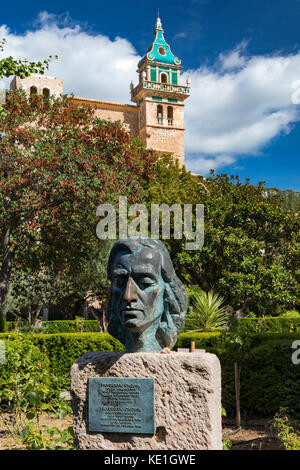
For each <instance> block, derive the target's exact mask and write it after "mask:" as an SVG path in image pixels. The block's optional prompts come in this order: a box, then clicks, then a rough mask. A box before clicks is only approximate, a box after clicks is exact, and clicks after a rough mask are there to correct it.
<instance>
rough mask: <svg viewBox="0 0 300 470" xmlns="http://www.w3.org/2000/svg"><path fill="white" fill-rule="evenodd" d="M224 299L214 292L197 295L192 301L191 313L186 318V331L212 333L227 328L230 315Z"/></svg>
mask: <svg viewBox="0 0 300 470" xmlns="http://www.w3.org/2000/svg"><path fill="white" fill-rule="evenodd" d="M223 303H224V299H223V297H221V296H219V295H218V294H215V293H214V292H212V291H210V292H203V291H202V292H200V293H196V294H195V295H194V297H193V299H192V301H191V304H192V306H191V311H190V312H189V313H188V315H187V317H186V329H187V331H188V330H192V331H211V330H216V329H223V328H225V327H226V326H227V324H228V320H229V314H228V310H227V308H226V307H224V306H222V304H223Z"/></svg>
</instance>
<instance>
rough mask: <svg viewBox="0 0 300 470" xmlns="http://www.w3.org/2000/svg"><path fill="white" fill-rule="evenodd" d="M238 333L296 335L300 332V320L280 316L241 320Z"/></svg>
mask: <svg viewBox="0 0 300 470" xmlns="http://www.w3.org/2000/svg"><path fill="white" fill-rule="evenodd" d="M235 329H236V331H238V332H239V333H240V334H248V333H263V332H265V333H267V332H270V333H294V332H300V318H299V315H297V316H295V317H294V316H291V317H290V316H288V315H287V316H285V315H284V316H280V317H264V318H246V317H245V318H239V319H238V322H237V324H236V328H235Z"/></svg>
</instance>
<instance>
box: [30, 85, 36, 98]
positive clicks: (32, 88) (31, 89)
mask: <svg viewBox="0 0 300 470" xmlns="http://www.w3.org/2000/svg"><path fill="white" fill-rule="evenodd" d="M36 94H37V87H36V86H31V87H30V96H32V95H36Z"/></svg>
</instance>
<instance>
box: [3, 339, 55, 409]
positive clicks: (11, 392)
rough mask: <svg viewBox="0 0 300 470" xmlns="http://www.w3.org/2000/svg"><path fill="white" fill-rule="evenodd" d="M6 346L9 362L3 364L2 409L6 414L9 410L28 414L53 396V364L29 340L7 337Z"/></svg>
mask: <svg viewBox="0 0 300 470" xmlns="http://www.w3.org/2000/svg"><path fill="white" fill-rule="evenodd" d="M3 336H4V335H3ZM4 342H5V348H6V351H5V353H6V362H5V364H0V406H1V409H2V410H3V409H5V406H8V407H9V409H10V410H13V411H14V412H17V410H18V411H19V412H25V413H26V412H27V411H28V410H29V409H30V407H32V406H34V405H35V404H36V403H35V402H36V401H37V400H38V401H39V400H43V399H45V398H46V397H47V395H48V394H49V393H50V378H49V360H48V358H47V355H46V354H44V353H43V352H42V351H41V350H40V348H39V347H37V346H35V345H34V344H33V342H32V341H31V339H30V338H29V337H22V336H21V335H15V336H10V335H6V338H5V339H4ZM3 407H4V408H3Z"/></svg>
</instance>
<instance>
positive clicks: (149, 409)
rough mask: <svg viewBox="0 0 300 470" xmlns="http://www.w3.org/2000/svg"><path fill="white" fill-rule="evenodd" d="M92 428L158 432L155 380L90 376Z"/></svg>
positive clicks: (98, 429) (124, 431) (111, 430)
mask: <svg viewBox="0 0 300 470" xmlns="http://www.w3.org/2000/svg"><path fill="white" fill-rule="evenodd" d="M89 431H92V432H116V433H118V432H119V433H133V434H155V411H154V379H153V378H147V379H137V378H127V377H126V378H119V377H90V378H89Z"/></svg>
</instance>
